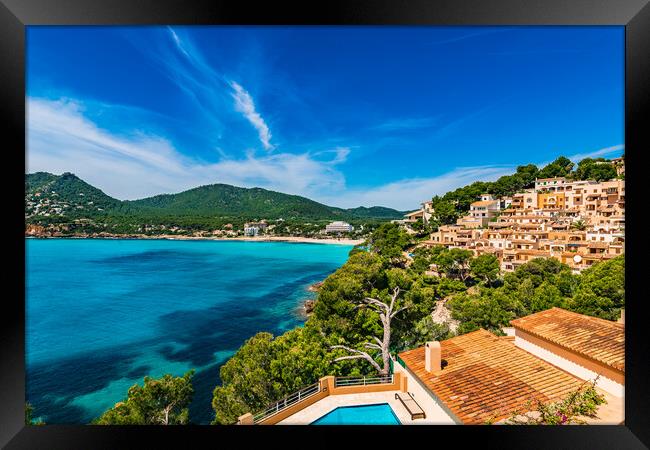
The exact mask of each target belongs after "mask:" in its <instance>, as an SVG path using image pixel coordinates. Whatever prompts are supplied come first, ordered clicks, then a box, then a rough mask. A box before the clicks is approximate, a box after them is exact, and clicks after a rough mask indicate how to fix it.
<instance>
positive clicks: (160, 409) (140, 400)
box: [93, 370, 194, 425]
mask: <svg viewBox="0 0 650 450" xmlns="http://www.w3.org/2000/svg"><path fill="white" fill-rule="evenodd" d="M193 375H194V370H190V371H188V372H187V373H185V374H184V375H183V376H182V377H174V376H172V375H170V374H166V375H164V376H163V377H162V378H158V379H153V378H151V377H144V386H140V385H138V384H135V385H133V386H131V388H129V391H128V394H127V398H126V400H124V401H122V402H119V403H117V404H116V405H115V406H114V407H113V408H111V409H109V410H108V411H106V412H105V413H104V414H102V416H101V417H99V418H98V419H96V420H95V421H94V422H93V424H95V425H186V424H187V423H188V420H189V409H188V408H189V405H190V402H191V401H192V396H193V395H194V388H193V387H192V377H193Z"/></svg>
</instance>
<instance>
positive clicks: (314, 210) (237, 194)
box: [25, 172, 402, 220]
mask: <svg viewBox="0 0 650 450" xmlns="http://www.w3.org/2000/svg"><path fill="white" fill-rule="evenodd" d="M25 200H26V211H25V212H26V215H27V216H28V219H29V218H30V217H43V216H45V217H50V216H60V217H86V218H89V219H92V218H97V217H106V216H115V217H120V216H129V217H142V218H146V219H150V218H163V217H184V218H188V217H197V218H198V217H215V216H218V217H240V218H250V219H280V218H282V219H310V220H352V219H361V218H364V219H366V218H368V219H397V218H401V217H402V212H400V211H396V210H394V209H390V208H384V207H379V206H375V207H371V208H365V207H358V208H352V209H342V208H335V207H332V206H327V205H323V204H322V203H318V202H316V201H313V200H310V199H308V198H305V197H301V196H298V195H289V194H283V193H280V192H274V191H269V190H266V189H262V188H241V187H236V186H230V185H227V184H212V185H207V186H200V187H197V188H194V189H190V190H188V191H184V192H181V193H178V194H162V195H156V196H153V197H148V198H144V199H141V200H132V201H121V200H117V199H115V198H112V197H110V196H108V195H106V194H104V193H103V192H102V191H101V190H99V189H97V188H95V187H93V186H91V185H90V184H88V183H86V182H85V181H83V180H81V179H80V178H79V177H77V176H76V175H74V174H71V173H68V172H66V173H64V174H62V175H53V174H50V173H46V172H36V173H33V174H27V175H25Z"/></svg>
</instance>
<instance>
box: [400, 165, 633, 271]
mask: <svg viewBox="0 0 650 450" xmlns="http://www.w3.org/2000/svg"><path fill="white" fill-rule="evenodd" d="M624 170H625V169H624V166H617V172H618V173H619V175H620V174H624ZM434 215H435V211H434V209H433V207H432V202H431V201H427V202H423V203H422V208H421V209H419V210H417V211H414V212H412V213H409V214H407V215H406V216H405V219H404V220H402V221H399V222H401V223H403V224H404V225H406V226H407V227H408V226H409V225H410V224H413V223H415V222H416V221H418V220H420V221H422V222H423V223H424V224H427V223H428V222H429V221H430V220H431V219H432V217H434ZM421 245H425V246H437V245H440V246H445V247H447V248H450V249H451V248H460V249H465V250H471V251H472V252H473V254H474V255H475V256H478V255H481V254H485V253H489V254H493V255H495V256H496V257H497V258H498V259H499V262H500V266H501V270H502V271H504V272H512V271H514V270H515V269H516V268H517V267H518V266H520V265H522V264H525V263H526V262H528V261H530V260H532V259H534V258H539V257H546V258H556V259H558V260H559V261H560V262H562V263H564V264H567V265H568V266H569V267H571V268H572V270H573V271H574V272H576V273H577V272H580V271H581V270H583V269H585V268H587V267H589V266H591V265H593V264H594V263H596V262H599V261H603V260H607V259H611V258H614V257H616V256H618V255H621V254H623V253H624V252H625V180H623V179H615V180H611V181H602V182H596V181H589V180H586V181H571V180H568V179H567V178H564V177H557V178H545V179H536V180H535V187H534V188H532V189H528V190H525V191H524V192H521V193H517V194H515V195H513V196H511V197H501V198H494V197H493V196H492V195H490V194H483V195H482V196H481V198H480V200H477V201H475V202H474V203H472V204H471V205H470V210H469V213H468V214H467V215H466V216H463V217H460V218H459V219H458V220H457V221H456V223H455V224H451V225H441V226H440V227H438V229H437V231H434V232H433V233H431V235H430V237H429V239H427V240H424V241H423V242H422V243H421Z"/></svg>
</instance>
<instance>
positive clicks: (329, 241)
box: [155, 235, 363, 245]
mask: <svg viewBox="0 0 650 450" xmlns="http://www.w3.org/2000/svg"><path fill="white" fill-rule="evenodd" d="M155 238H157V239H178V240H208V241H249V242H302V243H310V244H338V245H358V244H361V243H362V242H363V239H347V238H341V239H318V238H307V237H298V236H254V237H253V236H250V237H244V236H238V237H231V238H224V237H194V236H168V235H164V236H156V237H155Z"/></svg>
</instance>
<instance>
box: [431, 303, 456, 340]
mask: <svg viewBox="0 0 650 450" xmlns="http://www.w3.org/2000/svg"><path fill="white" fill-rule="evenodd" d="M446 302H447V299H444V300H439V301H437V302H436V308H435V309H434V310H433V311H432V312H431V319H432V320H433V322H434V323H437V324H441V325H442V324H444V323H446V324H447V325H448V326H449V330H450V331H451V332H452V333H455V332H456V330H457V329H458V325H460V322H459V321H458V320H455V319H452V318H451V311H449V309H448V308H447V306H446V305H445V303H446Z"/></svg>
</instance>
